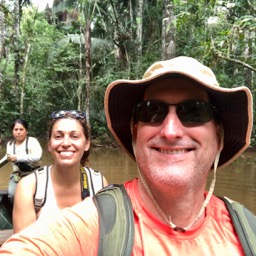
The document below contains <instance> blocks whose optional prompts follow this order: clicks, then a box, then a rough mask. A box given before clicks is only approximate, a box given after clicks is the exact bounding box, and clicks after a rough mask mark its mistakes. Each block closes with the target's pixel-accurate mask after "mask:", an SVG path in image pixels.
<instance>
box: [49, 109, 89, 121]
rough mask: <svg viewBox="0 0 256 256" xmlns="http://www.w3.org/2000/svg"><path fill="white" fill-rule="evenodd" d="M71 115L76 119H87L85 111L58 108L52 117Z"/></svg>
mask: <svg viewBox="0 0 256 256" xmlns="http://www.w3.org/2000/svg"><path fill="white" fill-rule="evenodd" d="M67 116H71V117H73V118H75V119H85V113H84V112H83V111H80V110H57V111H54V112H52V114H51V119H59V118H65V117H67Z"/></svg>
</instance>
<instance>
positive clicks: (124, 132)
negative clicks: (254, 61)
mask: <svg viewBox="0 0 256 256" xmlns="http://www.w3.org/2000/svg"><path fill="white" fill-rule="evenodd" d="M171 77H184V78H189V79H192V80H193V81H195V82H196V83H197V84H198V85H199V86H201V87H202V88H204V89H205V90H206V91H207V92H208V94H209V96H210V99H211V101H212V103H213V104H214V105H215V106H216V108H217V109H218V111H219V113H220V118H221V122H222V124H223V128H224V147H223V150H222V152H221V155H220V160H219V165H218V166H219V167H224V166H226V165H228V164H229V163H230V162H232V161H233V160H235V159H236V158H237V157H238V156H239V155H240V154H242V152H244V150H245V149H246V148H247V147H248V146H249V144H250V136H251V130H252V95H251V92H250V90H249V89H248V88H247V87H245V86H241V87H237V88H231V89H230V88H222V87H216V86H211V85H208V84H206V83H204V82H203V81H201V80H199V79H197V78H196V77H191V76H188V74H182V72H178V73H177V72H166V73H164V74H163V73H162V74H159V75H157V76H155V77H154V78H153V79H152V77H151V78H146V79H140V80H117V81H114V82H113V83H111V84H110V85H109V86H108V88H107V89H106V92H105V102H104V105H105V114H106V119H107V124H108V128H109V129H110V131H111V133H112V134H113V136H114V138H115V139H116V140H117V142H118V144H119V145H120V146H121V148H123V149H124V150H125V151H126V152H127V153H128V155H129V156H130V157H131V158H132V159H134V160H135V157H134V153H133V148H132V135H131V129H130V122H131V117H132V110H133V107H134V106H135V104H136V103H137V102H139V101H140V100H142V98H143V94H144V91H145V89H146V88H147V87H148V86H149V85H150V84H153V83H155V82H156V81H157V80H161V79H164V78H171Z"/></svg>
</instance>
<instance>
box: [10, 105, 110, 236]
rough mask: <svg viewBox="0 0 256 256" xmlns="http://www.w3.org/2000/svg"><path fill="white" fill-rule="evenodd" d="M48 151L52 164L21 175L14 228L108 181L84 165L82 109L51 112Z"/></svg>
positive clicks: (86, 144) (86, 146) (86, 142)
mask: <svg viewBox="0 0 256 256" xmlns="http://www.w3.org/2000/svg"><path fill="white" fill-rule="evenodd" d="M48 151H49V152H50V154H51V156H52V158H53V164H52V165H51V166H45V167H42V168H40V169H38V170H36V171H35V173H33V174H31V175H28V176H27V177H25V178H24V179H21V180H20V182H19V184H18V186H17V192H16V194H15V200H14V209H13V227H14V232H18V231H20V230H21V229H23V228H25V227H26V226H28V225H29V224H31V223H33V222H34V221H35V220H36V219H37V218H39V217H40V218H42V216H43V217H44V216H49V215H50V214H54V213H56V212H57V211H59V210H60V209H63V208H65V207H70V206H73V205H75V204H77V203H79V202H81V201H82V200H83V199H84V198H85V197H88V196H93V195H94V194H95V193H96V192H97V191H98V190H99V189H101V188H102V187H103V186H105V185H107V182H106V180H105V178H104V177H103V176H102V175H101V174H100V172H98V171H95V170H93V169H91V168H88V167H86V166H85V163H86V161H87V158H88V156H89V152H90V129H89V127H88V125H87V123H86V118H85V113H84V112H81V111H77V110H60V111H55V112H53V113H52V115H51V121H50V124H49V140H48ZM34 195H35V196H34Z"/></svg>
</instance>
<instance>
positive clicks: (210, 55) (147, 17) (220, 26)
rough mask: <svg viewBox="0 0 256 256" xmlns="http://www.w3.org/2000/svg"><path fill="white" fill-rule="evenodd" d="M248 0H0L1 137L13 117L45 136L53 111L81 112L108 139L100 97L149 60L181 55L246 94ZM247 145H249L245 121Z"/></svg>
mask: <svg viewBox="0 0 256 256" xmlns="http://www.w3.org/2000/svg"><path fill="white" fill-rule="evenodd" d="M255 6H256V5H255V0H246V1H244V0H233V1H231V0H227V1H220V0H215V1H213V0H208V1H206V0H197V1H196V0H190V1H184V0H136V1H135V0H129V1H127V0H125V1H124V0H75V1H74V0H72V1H71V0H55V1H54V4H53V7H52V8H48V7H46V9H45V10H44V11H43V12H39V11H38V10H37V9H36V8H35V7H33V6H31V2H30V1H21V0H14V1H11V3H10V1H7V0H0V100H1V105H0V109H1V111H0V120H1V124H0V136H1V138H5V137H6V136H10V130H9V127H10V124H11V123H12V122H13V120H14V119H15V118H17V117H22V118H24V119H26V120H27V121H28V122H29V124H30V134H33V135H35V136H42V137H44V136H46V131H47V123H48V121H49V114H50V113H51V112H52V111H54V110H57V109H81V110H83V111H86V113H87V119H88V122H90V125H91V127H92V137H93V138H97V139H98V141H100V142H101V143H102V142H103V143H109V142H110V141H111V136H110V133H109V131H108V129H107V126H106V120H105V116H104V109H103V102H104V92H105V88H106V87H107V85H108V84H109V83H111V82H112V81H114V80H116V79H123V78H125V79H137V78H141V77H142V75H143V73H144V72H145V70H146V69H147V67H148V66H149V65H151V64H152V63H153V62H155V61H157V60H161V59H168V58H172V57H174V56H179V55H187V56H191V57H194V58H196V59H198V60H200V61H201V62H203V63H204V64H206V65H208V66H210V67H211V68H212V69H213V70H214V72H215V74H216V75H217V78H218V81H219V83H220V84H221V85H222V86H223V87H228V88H232V87H237V86H240V85H245V86H247V87H249V88H250V89H251V91H252V93H253V97H254V99H255V97H256V93H255V81H256V77H255V72H256V65H255V63H256V45H255V42H256V41H255V33H256V18H255V17H256V15H255V13H256V8H255ZM252 146H256V128H255V125H254V131H253V137H252Z"/></svg>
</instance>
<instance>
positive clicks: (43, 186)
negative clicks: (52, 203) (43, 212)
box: [34, 166, 49, 212]
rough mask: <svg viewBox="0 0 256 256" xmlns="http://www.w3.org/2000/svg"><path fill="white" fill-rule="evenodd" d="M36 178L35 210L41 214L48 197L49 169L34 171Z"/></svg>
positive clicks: (45, 167) (43, 168)
mask: <svg viewBox="0 0 256 256" xmlns="http://www.w3.org/2000/svg"><path fill="white" fill-rule="evenodd" d="M34 174H35V176H36V191H35V195H34V208H35V211H36V212H39V210H40V209H41V207H43V206H44V204H45V201H46V196H47V193H46V191H47V185H48V178H49V177H48V176H49V167H48V166H44V167H41V168H39V169H36V170H35V171H34Z"/></svg>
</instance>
